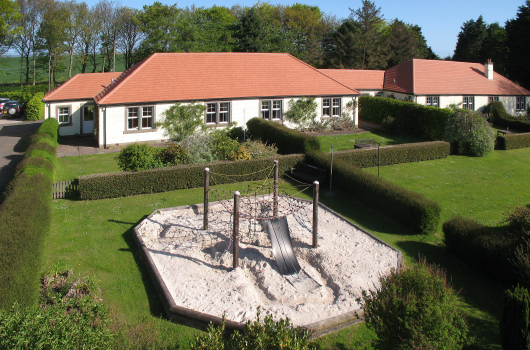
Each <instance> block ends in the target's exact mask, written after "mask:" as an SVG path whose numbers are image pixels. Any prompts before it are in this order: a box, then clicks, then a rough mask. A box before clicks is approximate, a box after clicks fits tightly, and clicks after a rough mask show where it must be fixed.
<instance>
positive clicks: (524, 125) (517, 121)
mask: <svg viewBox="0 0 530 350" xmlns="http://www.w3.org/2000/svg"><path fill="white" fill-rule="evenodd" d="M485 112H486V113H488V114H489V115H491V117H492V119H493V123H494V124H495V125H497V126H502V127H505V128H510V129H512V130H517V131H520V132H530V118H528V117H522V116H512V115H510V114H508V113H507V112H506V109H504V105H503V104H502V102H499V101H495V102H491V103H490V104H488V106H486V109H485Z"/></svg>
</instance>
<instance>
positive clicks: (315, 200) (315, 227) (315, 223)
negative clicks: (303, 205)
mask: <svg viewBox="0 0 530 350" xmlns="http://www.w3.org/2000/svg"><path fill="white" fill-rule="evenodd" d="M319 190H320V185H319V183H318V181H315V182H313V248H317V247H318V202H319Z"/></svg>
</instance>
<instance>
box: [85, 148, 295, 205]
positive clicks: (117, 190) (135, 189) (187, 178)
mask: <svg viewBox="0 0 530 350" xmlns="http://www.w3.org/2000/svg"><path fill="white" fill-rule="evenodd" d="M275 159H277V160H278V161H279V173H280V174H283V173H286V172H289V171H290V170H291V168H293V167H294V166H295V165H296V164H297V163H298V162H300V161H302V160H303V159H304V155H302V154H291V155H285V156H276V157H268V158H259V159H251V160H248V161H244V162H234V161H225V162H216V163H204V164H194V165H190V164H181V165H177V166H173V167H165V168H156V169H149V170H145V171H138V172H115V173H108V174H93V175H86V176H81V177H80V178H79V192H80V196H81V199H103V198H116V197H124V196H132V195H137V194H145V193H156V192H166V191H174V190H180V189H185V188H196V187H202V186H203V185H204V168H205V167H209V168H210V170H211V172H212V173H219V174H230V176H226V177H225V176H220V177H218V178H216V183H218V184H223V183H235V182H243V181H254V180H262V179H264V178H266V176H267V175H268V172H265V171H263V169H265V168H269V167H271V166H272V165H273V161H274V160H275ZM245 174H246V175H245ZM238 175H239V176H238Z"/></svg>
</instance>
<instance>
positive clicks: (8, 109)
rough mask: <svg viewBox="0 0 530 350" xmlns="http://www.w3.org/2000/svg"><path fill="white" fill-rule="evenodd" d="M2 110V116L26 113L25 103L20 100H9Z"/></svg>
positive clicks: (18, 115) (15, 115)
mask: <svg viewBox="0 0 530 350" xmlns="http://www.w3.org/2000/svg"><path fill="white" fill-rule="evenodd" d="M1 111H2V117H9V118H13V117H20V116H21V115H23V114H24V104H23V103H22V102H20V101H7V102H4V106H3V108H2V110H1Z"/></svg>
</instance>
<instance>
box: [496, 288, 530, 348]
mask: <svg viewBox="0 0 530 350" xmlns="http://www.w3.org/2000/svg"><path fill="white" fill-rule="evenodd" d="M499 330H500V334H501V344H502V348H503V349H504V350H512V349H521V350H523V349H530V294H529V293H528V289H526V288H523V287H520V286H517V287H515V288H513V289H509V290H507V291H505V292H504V297H503V300H502V312H501V317H500V322H499Z"/></svg>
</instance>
